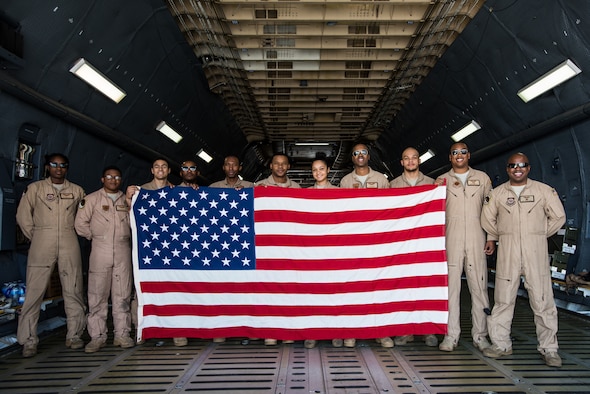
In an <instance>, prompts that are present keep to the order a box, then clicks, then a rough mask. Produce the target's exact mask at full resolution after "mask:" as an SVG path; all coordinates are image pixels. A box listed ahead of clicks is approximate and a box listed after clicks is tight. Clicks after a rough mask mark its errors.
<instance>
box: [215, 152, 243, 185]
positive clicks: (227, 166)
mask: <svg viewBox="0 0 590 394" xmlns="http://www.w3.org/2000/svg"><path fill="white" fill-rule="evenodd" d="M240 171H242V165H241V164H240V159H239V158H238V157H237V156H227V157H226V158H225V159H223V172H224V173H225V179H222V180H220V181H217V182H214V183H212V184H210V185H209V187H229V188H233V189H242V188H244V187H253V186H254V184H253V183H252V182H248V181H245V180H243V179H240V177H239V174H240Z"/></svg>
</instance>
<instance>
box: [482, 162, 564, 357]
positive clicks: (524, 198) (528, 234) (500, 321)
mask: <svg viewBox="0 0 590 394" xmlns="http://www.w3.org/2000/svg"><path fill="white" fill-rule="evenodd" d="M530 171H531V167H530V165H529V159H528V157H526V155H525V154H523V153H516V154H513V155H512V156H510V158H509V159H508V163H507V165H506V172H507V173H508V182H506V183H503V184H502V185H500V186H498V187H497V188H495V189H494V190H492V192H491V193H490V194H489V197H488V198H486V202H485V204H484V207H483V211H482V213H481V224H482V226H483V228H484V229H485V230H486V231H487V233H488V234H489V235H488V238H490V239H492V240H494V241H498V258H497V262H496V285H495V289H494V308H493V309H492V315H491V316H490V317H489V319H488V323H489V331H490V339H491V340H492V346H491V347H489V348H487V349H485V350H484V352H483V354H484V355H485V356H487V357H492V358H498V357H502V356H507V355H510V354H512V340H511V339H510V327H511V325H512V318H513V316H514V305H515V303H516V296H517V292H518V288H519V285H520V278H521V276H522V277H524V287H525V289H526V290H527V291H528V298H529V304H530V306H531V309H532V310H533V313H534V315H535V319H534V321H535V326H536V330H537V341H538V345H537V350H538V351H539V352H540V353H541V356H542V357H543V360H544V361H545V363H546V364H547V365H548V366H550V367H561V357H559V354H558V353H557V349H558V347H559V346H558V343H557V308H556V307H555V301H554V299H553V288H552V282H551V271H550V270H549V258H548V255H547V248H548V245H547V238H548V237H551V236H552V235H553V234H555V233H556V232H557V230H559V229H560V228H561V227H562V226H563V225H564V223H565V211H564V209H563V204H562V203H561V200H560V199H559V196H558V195H557V192H556V191H555V189H553V188H552V187H550V186H548V185H546V184H544V183H541V182H537V181H534V180H531V179H529V178H528V176H529V172H530Z"/></svg>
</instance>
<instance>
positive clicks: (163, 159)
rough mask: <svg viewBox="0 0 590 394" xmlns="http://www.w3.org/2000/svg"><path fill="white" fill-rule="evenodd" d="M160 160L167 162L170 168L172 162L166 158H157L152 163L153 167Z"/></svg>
mask: <svg viewBox="0 0 590 394" xmlns="http://www.w3.org/2000/svg"><path fill="white" fill-rule="evenodd" d="M158 160H162V161H165V162H166V165H168V167H170V162H169V161H168V159H166V158H165V157H156V158H155V159H154V160H153V161H152V167H153V165H154V163H155V162H157V161H158Z"/></svg>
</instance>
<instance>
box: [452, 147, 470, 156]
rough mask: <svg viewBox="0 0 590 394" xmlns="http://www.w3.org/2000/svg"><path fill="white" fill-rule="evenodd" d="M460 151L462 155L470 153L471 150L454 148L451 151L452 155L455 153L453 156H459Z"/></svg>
mask: <svg viewBox="0 0 590 394" xmlns="http://www.w3.org/2000/svg"><path fill="white" fill-rule="evenodd" d="M459 153H461V154H462V155H466V154H468V153H469V150H467V149H453V150H452V151H451V155H453V156H457V155H458V154H459Z"/></svg>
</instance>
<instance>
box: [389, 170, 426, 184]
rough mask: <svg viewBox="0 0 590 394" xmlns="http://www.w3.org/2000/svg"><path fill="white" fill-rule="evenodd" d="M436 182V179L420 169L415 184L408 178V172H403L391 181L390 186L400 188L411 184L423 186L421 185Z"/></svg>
mask: <svg viewBox="0 0 590 394" xmlns="http://www.w3.org/2000/svg"><path fill="white" fill-rule="evenodd" d="M432 184H434V179H432V178H431V177H429V176H426V175H424V174H423V173H422V171H418V180H417V181H416V184H415V185H412V184H411V183H410V182H408V180H407V179H406V174H405V173H402V174H401V175H400V176H398V177H397V178H395V179H394V180H393V181H391V182H390V183H389V187H391V188H399V187H410V186H421V185H432Z"/></svg>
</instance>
